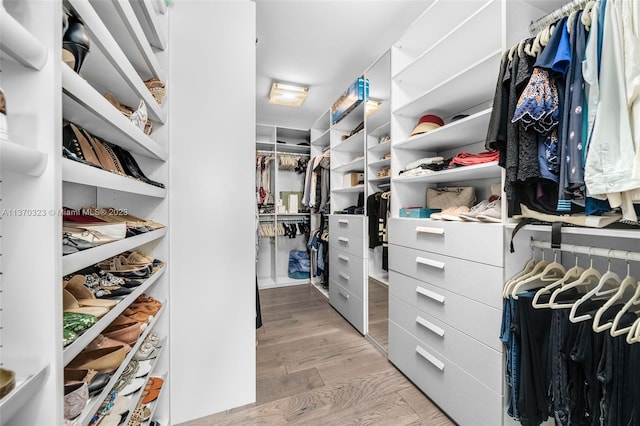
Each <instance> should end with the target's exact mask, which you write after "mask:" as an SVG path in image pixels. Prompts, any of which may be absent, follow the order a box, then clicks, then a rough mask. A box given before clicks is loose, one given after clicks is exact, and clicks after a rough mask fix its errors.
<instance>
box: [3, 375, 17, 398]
mask: <svg viewBox="0 0 640 426" xmlns="http://www.w3.org/2000/svg"><path fill="white" fill-rule="evenodd" d="M15 387H16V373H14V372H13V371H11V370H7V369H5V368H0V398H3V397H4V396H6V395H7V394H8V393H9V392H11V391H12V390H13V388H15Z"/></svg>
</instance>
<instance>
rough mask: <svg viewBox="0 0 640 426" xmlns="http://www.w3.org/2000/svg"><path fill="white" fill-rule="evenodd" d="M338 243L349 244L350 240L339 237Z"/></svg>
mask: <svg viewBox="0 0 640 426" xmlns="http://www.w3.org/2000/svg"><path fill="white" fill-rule="evenodd" d="M338 241H340V242H341V243H345V244H349V239H348V238H345V237H338Z"/></svg>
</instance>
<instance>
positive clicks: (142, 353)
mask: <svg viewBox="0 0 640 426" xmlns="http://www.w3.org/2000/svg"><path fill="white" fill-rule="evenodd" d="M157 355H158V348H156V347H155V346H153V345H152V344H151V343H147V342H143V343H142V345H140V347H139V348H138V351H137V352H136V354H135V355H134V356H133V359H135V360H138V361H145V360H147V359H153V358H155V357H156V356H157Z"/></svg>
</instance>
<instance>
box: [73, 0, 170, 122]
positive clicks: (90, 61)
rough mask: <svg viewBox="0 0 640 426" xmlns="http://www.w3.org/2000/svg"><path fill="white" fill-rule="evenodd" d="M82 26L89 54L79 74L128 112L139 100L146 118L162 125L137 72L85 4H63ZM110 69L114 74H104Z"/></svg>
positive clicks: (158, 108) (77, 0) (161, 116)
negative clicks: (71, 11) (127, 108)
mask: <svg viewBox="0 0 640 426" xmlns="http://www.w3.org/2000/svg"><path fill="white" fill-rule="evenodd" d="M66 2H68V4H69V5H70V6H71V7H72V8H73V9H74V10H75V12H76V13H77V14H78V16H79V17H80V19H81V20H82V21H83V22H84V26H85V29H86V31H87V33H88V35H89V39H90V40H91V47H90V51H89V53H88V54H87V59H86V60H85V61H84V64H83V66H82V69H81V70H80V72H81V74H82V75H83V76H84V77H86V78H87V80H89V81H91V82H92V83H93V84H95V85H96V86H98V87H101V88H104V89H105V92H106V91H109V92H111V93H113V94H114V95H115V96H116V97H117V98H118V100H119V101H120V102H121V103H122V104H124V105H128V106H130V107H131V108H134V109H135V108H137V107H138V103H139V102H140V100H143V101H144V103H145V104H146V105H147V110H148V113H149V117H150V118H151V119H152V120H153V121H157V122H159V123H162V124H164V123H165V122H166V121H167V113H166V112H165V111H164V110H163V109H162V108H161V106H160V105H158V103H157V102H156V101H155V99H154V98H153V96H152V95H151V92H149V89H147V86H145V84H144V82H143V81H142V78H141V77H140V76H139V75H138V71H137V70H136V69H135V68H134V67H133V65H132V64H131V62H129V59H128V58H127V56H126V55H125V53H124V52H123V51H122V48H121V47H120V46H119V45H118V42H117V41H116V40H115V39H114V38H113V36H112V35H111V33H110V32H109V30H108V29H107V26H106V25H105V23H104V22H103V21H102V20H101V19H100V16H99V15H98V13H97V12H96V10H95V9H94V8H93V7H92V6H91V4H90V3H89V2H88V1H83V0H66ZM110 69H114V70H115V72H109V71H108V70H110Z"/></svg>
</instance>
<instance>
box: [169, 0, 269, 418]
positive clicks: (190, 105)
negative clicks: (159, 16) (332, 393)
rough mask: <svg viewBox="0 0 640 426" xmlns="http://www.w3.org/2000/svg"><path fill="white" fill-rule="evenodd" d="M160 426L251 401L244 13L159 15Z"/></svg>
mask: <svg viewBox="0 0 640 426" xmlns="http://www.w3.org/2000/svg"><path fill="white" fill-rule="evenodd" d="M170 13H171V14H170V28H169V32H170V34H169V46H170V48H171V50H170V64H171V69H170V75H171V81H169V82H168V87H169V93H170V95H169V96H168V100H169V102H170V104H169V108H170V110H169V116H170V124H169V126H170V148H169V149H170V182H171V186H170V188H169V193H170V197H171V208H170V227H169V232H170V244H171V253H170V256H171V257H170V268H171V269H170V279H171V299H170V300H171V303H170V315H171V411H172V413H171V415H172V424H176V423H180V422H183V421H186V420H190V419H194V418H199V417H202V416H205V415H208V414H212V413H216V412H219V411H222V410H225V409H229V408H232V407H235V406H239V405H244V404H248V403H251V402H253V401H255V225H254V223H255V216H254V215H255V205H254V203H255V200H254V195H255V194H254V191H255V189H254V168H253V163H254V155H255V151H254V149H255V148H254V143H255V80H256V76H255V39H256V34H255V3H253V2H250V1H192V0H178V1H175V4H174V6H173V8H172V9H171V11H170Z"/></svg>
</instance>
